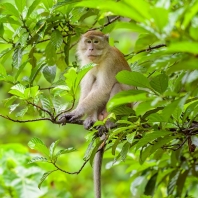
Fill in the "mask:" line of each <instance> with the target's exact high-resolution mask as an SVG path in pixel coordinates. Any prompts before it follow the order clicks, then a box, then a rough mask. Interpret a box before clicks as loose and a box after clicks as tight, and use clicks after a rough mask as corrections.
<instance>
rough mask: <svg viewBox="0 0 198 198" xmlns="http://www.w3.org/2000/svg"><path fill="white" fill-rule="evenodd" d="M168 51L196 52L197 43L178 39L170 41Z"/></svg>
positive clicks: (197, 49)
mask: <svg viewBox="0 0 198 198" xmlns="http://www.w3.org/2000/svg"><path fill="white" fill-rule="evenodd" d="M167 51H168V52H187V53H192V54H195V55H196V54H198V43H197V42H190V41H180V42H175V43H171V44H170V45H169V46H168V48H167Z"/></svg>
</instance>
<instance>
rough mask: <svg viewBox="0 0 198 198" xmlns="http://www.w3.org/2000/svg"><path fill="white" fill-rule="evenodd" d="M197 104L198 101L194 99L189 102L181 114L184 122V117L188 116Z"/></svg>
mask: <svg viewBox="0 0 198 198" xmlns="http://www.w3.org/2000/svg"><path fill="white" fill-rule="evenodd" d="M197 106H198V101H194V102H193V103H191V104H190V105H189V106H188V107H187V108H186V110H185V112H184V115H183V118H182V120H183V123H184V122H186V119H187V118H188V117H189V115H190V114H191V113H193V111H194V110H195V107H197Z"/></svg>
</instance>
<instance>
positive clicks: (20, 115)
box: [16, 107, 29, 117]
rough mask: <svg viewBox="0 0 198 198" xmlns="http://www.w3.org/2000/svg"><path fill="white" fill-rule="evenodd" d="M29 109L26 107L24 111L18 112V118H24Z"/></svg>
mask: <svg viewBox="0 0 198 198" xmlns="http://www.w3.org/2000/svg"><path fill="white" fill-rule="evenodd" d="M28 109H29V108H28V107H25V108H24V109H21V110H20V111H18V112H17V113H16V117H23V116H24V115H25V114H26V113H27V111H28Z"/></svg>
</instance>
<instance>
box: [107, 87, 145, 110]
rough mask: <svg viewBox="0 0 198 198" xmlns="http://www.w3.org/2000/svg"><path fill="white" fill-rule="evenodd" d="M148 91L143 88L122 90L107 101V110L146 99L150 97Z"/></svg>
mask: <svg viewBox="0 0 198 198" xmlns="http://www.w3.org/2000/svg"><path fill="white" fill-rule="evenodd" d="M147 94H148V92H146V91H143V90H128V91H122V92H120V93H118V94H116V95H115V96H114V97H113V98H111V100H110V101H109V102H108V103H107V111H112V110H113V109H114V108H117V107H118V106H120V105H123V104H129V103H132V102H138V101H145V100H147V99H148V97H147Z"/></svg>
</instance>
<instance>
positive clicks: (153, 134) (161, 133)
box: [136, 130, 172, 150]
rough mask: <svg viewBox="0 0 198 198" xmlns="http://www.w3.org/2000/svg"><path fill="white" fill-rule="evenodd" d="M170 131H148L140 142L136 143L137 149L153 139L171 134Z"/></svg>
mask: <svg viewBox="0 0 198 198" xmlns="http://www.w3.org/2000/svg"><path fill="white" fill-rule="evenodd" d="M171 133H172V132H170V131H162V130H161V131H154V132H151V133H147V134H146V135H145V136H144V137H143V138H142V139H140V140H139V142H138V143H137V144H136V150H138V149H139V148H140V147H142V146H145V145H147V144H148V143H149V142H150V143H151V142H152V141H153V140H155V139H157V138H159V137H162V136H166V135H169V134H171Z"/></svg>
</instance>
